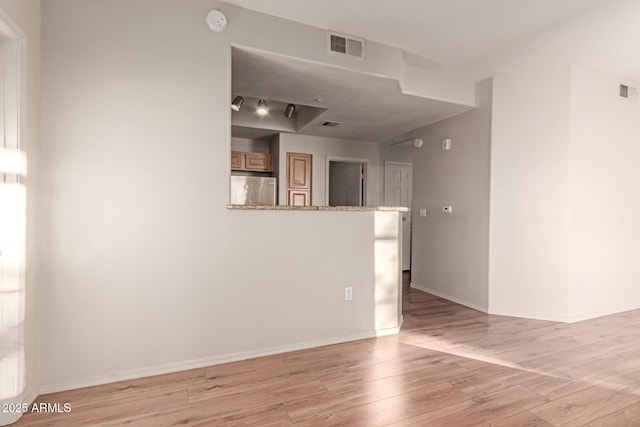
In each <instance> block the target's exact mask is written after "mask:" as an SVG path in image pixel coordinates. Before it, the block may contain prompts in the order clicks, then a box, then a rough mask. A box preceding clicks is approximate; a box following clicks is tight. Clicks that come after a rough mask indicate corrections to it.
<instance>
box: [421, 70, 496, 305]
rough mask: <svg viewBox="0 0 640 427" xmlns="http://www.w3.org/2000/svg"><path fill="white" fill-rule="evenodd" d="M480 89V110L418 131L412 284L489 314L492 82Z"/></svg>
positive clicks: (482, 85) (481, 84)
mask: <svg viewBox="0 0 640 427" xmlns="http://www.w3.org/2000/svg"><path fill="white" fill-rule="evenodd" d="M477 92H478V94H479V101H478V108H477V109H475V110H472V111H469V112H466V113H463V114H460V115H459V116H456V117H453V118H450V119H447V120H443V121H440V122H438V123H435V124H432V125H430V126H426V127H424V128H422V129H418V130H417V131H415V135H416V136H417V137H420V138H422V139H423V140H424V145H423V146H422V148H419V149H414V150H413V213H412V220H413V222H412V226H413V231H412V263H411V264H412V269H411V285H412V286H413V287H416V288H418V289H422V290H425V291H427V292H430V293H433V294H435V295H440V296H442V297H445V298H448V299H450V300H453V301H457V302H459V303H462V304H465V305H468V306H471V307H474V308H478V309H480V310H483V311H487V307H488V279H489V277H488V274H489V273H488V266H489V160H490V145H491V92H492V90H491V80H486V81H484V82H482V83H480V84H479V86H478V90H477ZM445 138H450V139H451V141H452V142H451V146H452V148H451V150H450V151H443V150H442V148H441V147H442V140H443V139H445ZM443 205H452V206H453V213H452V214H444V213H442V211H441V210H442V206H443ZM420 208H426V209H427V216H426V217H420V216H419V209H420Z"/></svg>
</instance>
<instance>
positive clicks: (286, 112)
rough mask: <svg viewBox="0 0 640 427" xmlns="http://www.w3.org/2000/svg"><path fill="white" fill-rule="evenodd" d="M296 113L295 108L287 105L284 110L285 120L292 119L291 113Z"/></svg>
mask: <svg viewBox="0 0 640 427" xmlns="http://www.w3.org/2000/svg"><path fill="white" fill-rule="evenodd" d="M295 112H296V106H295V105H293V104H289V105H287V108H285V109H284V116H285V117H286V118H287V119H290V118H291V117H293V113H295Z"/></svg>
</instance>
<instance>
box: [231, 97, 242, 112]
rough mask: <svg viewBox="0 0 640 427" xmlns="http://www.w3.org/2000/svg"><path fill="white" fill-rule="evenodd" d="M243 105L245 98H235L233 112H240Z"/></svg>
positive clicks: (232, 105) (232, 106) (232, 104)
mask: <svg viewBox="0 0 640 427" xmlns="http://www.w3.org/2000/svg"><path fill="white" fill-rule="evenodd" d="M242 104H244V98H243V97H241V96H236V97H235V98H233V102H232V103H231V109H232V110H233V111H240V108H241V107H242Z"/></svg>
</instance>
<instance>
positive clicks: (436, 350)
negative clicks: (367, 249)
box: [15, 284, 640, 427]
mask: <svg viewBox="0 0 640 427" xmlns="http://www.w3.org/2000/svg"><path fill="white" fill-rule="evenodd" d="M403 311H404V325H403V327H402V332H401V333H400V334H399V335H398V336H390V337H384V338H377V339H369V340H362V341H357V342H350V343H346V344H339V345H332V346H327V347H321V348H315V349H309V350H303V351H296V352H292V353H286V354H280V355H276V356H269V357H263V358H259V359H254V360H249V361H243V362H236V363H230V364H226V365H217V366H211V367H207V368H202V369H194V370H190V371H186V372H179V373H174V374H167V375H161V376H156V377H149V378H142V379H139V380H132V381H124V382H119V383H114V384H107V385H102V386H97V387H90V388H85V389H80V390H73V391H69V392H62V393H56V394H49V395H44V396H40V397H39V399H38V401H40V402H48V403H55V402H69V403H71V405H72V411H71V413H68V414H38V413H30V414H26V415H25V416H24V417H23V418H22V419H21V420H20V421H19V422H18V423H17V424H15V425H17V426H45V425H47V426H91V425H108V426H121V425H129V426H153V427H156V426H183V425H188V426H196V425H198V426H217V425H221V426H282V425H296V426H323V425H348V426H383V425H393V426H454V427H460V426H493V427H497V426H515V427H523V426H592V427H596V426H614V427H620V426H640V311H632V312H627V313H623V314H618V315H614V316H608V317H603V318H599V319H595V320H590V321H585V322H581V323H577V324H572V325H565V324H557V323H551V322H544V321H536V320H523V319H516V318H509V317H498V316H491V315H486V314H483V313H479V312H477V311H474V310H471V309H468V308H465V307H462V306H460V305H457V304H454V303H451V302H448V301H445V300H443V299H440V298H437V297H434V296H432V295H429V294H426V293H423V292H420V291H416V290H413V289H409V288H408V287H407V286H406V284H405V287H404V310H403Z"/></svg>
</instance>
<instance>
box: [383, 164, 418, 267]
mask: <svg viewBox="0 0 640 427" xmlns="http://www.w3.org/2000/svg"><path fill="white" fill-rule="evenodd" d="M412 199H413V165H412V164H411V163H405V162H391V161H385V162H384V204H385V205H386V206H403V207H406V208H409V210H408V211H407V212H403V213H402V270H403V271H407V270H411V201H412Z"/></svg>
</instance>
